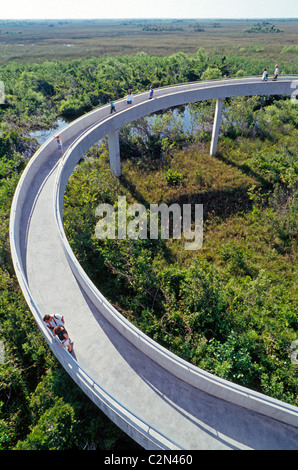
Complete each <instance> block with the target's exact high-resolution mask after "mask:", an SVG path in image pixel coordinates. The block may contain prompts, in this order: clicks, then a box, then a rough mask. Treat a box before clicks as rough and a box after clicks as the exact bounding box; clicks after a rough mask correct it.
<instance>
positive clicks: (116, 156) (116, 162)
mask: <svg viewBox="0 0 298 470" xmlns="http://www.w3.org/2000/svg"><path fill="white" fill-rule="evenodd" d="M108 143H109V155H110V168H111V172H112V175H115V176H117V177H119V176H121V163H120V145H119V132H118V130H116V131H112V132H110V134H109V135H108Z"/></svg>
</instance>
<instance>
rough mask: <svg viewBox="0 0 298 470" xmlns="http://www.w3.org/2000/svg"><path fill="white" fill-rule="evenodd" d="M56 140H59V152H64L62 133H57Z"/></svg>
mask: <svg viewBox="0 0 298 470" xmlns="http://www.w3.org/2000/svg"><path fill="white" fill-rule="evenodd" d="M56 141H57V146H58V151H59V153H61V154H62V153H63V149H62V140H61V137H60V135H56Z"/></svg>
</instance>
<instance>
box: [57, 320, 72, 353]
mask: <svg viewBox="0 0 298 470" xmlns="http://www.w3.org/2000/svg"><path fill="white" fill-rule="evenodd" d="M53 333H54V336H58V338H59V340H60V343H61V344H60V345H59V348H61V347H62V346H64V347H65V349H67V351H68V352H71V351H72V346H71V343H72V341H71V340H70V337H69V336H68V333H67V331H66V329H65V328H64V326H60V325H59V326H55V328H54V330H53Z"/></svg>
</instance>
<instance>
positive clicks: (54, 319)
mask: <svg viewBox="0 0 298 470" xmlns="http://www.w3.org/2000/svg"><path fill="white" fill-rule="evenodd" d="M43 321H44V322H45V323H46V325H47V327H48V328H49V330H51V331H52V332H53V330H54V328H55V327H56V326H64V323H65V321H64V317H63V316H62V315H58V313H55V314H54V315H48V314H47V315H44V317H43Z"/></svg>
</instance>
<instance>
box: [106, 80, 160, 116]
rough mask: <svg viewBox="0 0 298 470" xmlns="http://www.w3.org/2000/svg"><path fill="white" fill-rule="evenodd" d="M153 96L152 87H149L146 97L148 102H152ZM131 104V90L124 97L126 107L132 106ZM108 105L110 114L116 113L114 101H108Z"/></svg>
mask: <svg viewBox="0 0 298 470" xmlns="http://www.w3.org/2000/svg"><path fill="white" fill-rule="evenodd" d="M153 94H154V90H153V88H152V86H150V88H149V96H148V99H149V100H152V98H153ZM132 102H133V94H132V92H131V90H128V92H127V96H126V104H127V106H128V107H130V106H132ZM109 104H110V114H112V113H116V108H115V104H114V101H113V100H111V99H109Z"/></svg>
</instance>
